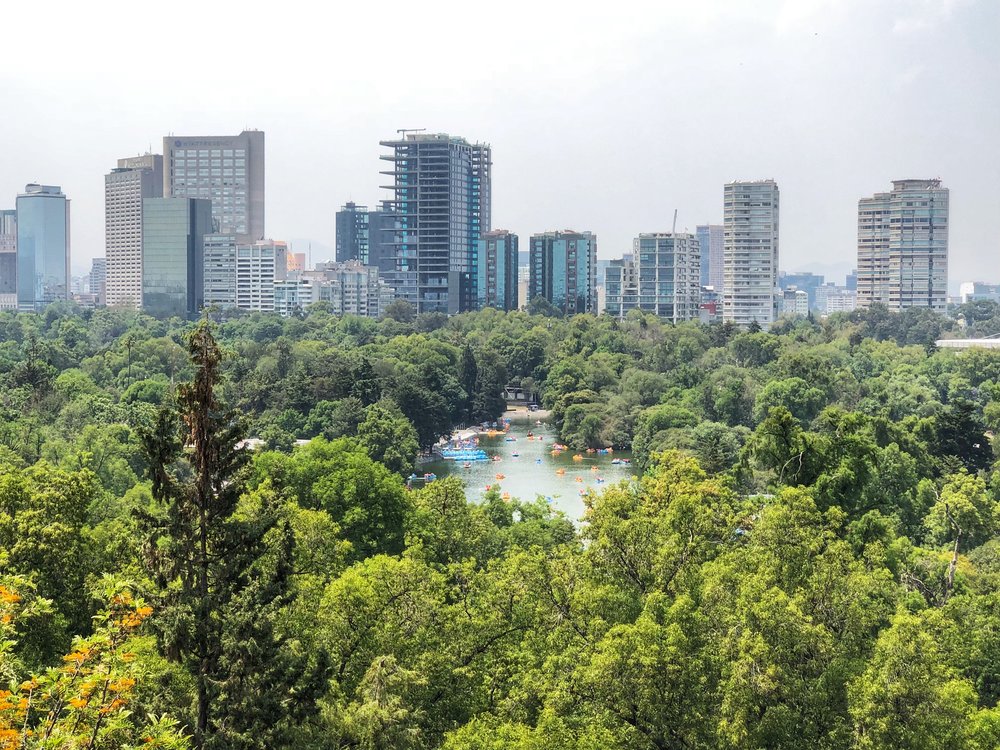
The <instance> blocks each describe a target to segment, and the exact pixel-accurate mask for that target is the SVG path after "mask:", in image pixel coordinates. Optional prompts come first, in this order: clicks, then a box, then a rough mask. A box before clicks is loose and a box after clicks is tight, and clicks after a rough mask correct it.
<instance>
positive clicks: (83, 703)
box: [69, 698, 87, 708]
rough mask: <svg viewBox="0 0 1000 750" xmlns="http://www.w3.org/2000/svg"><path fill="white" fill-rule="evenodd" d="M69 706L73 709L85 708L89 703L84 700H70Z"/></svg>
mask: <svg viewBox="0 0 1000 750" xmlns="http://www.w3.org/2000/svg"><path fill="white" fill-rule="evenodd" d="M69 705H71V706H72V707H73V708H83V707H84V706H86V705H87V701H86V700H85V699H84V698H70V699H69Z"/></svg>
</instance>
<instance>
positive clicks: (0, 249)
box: [0, 209, 17, 310]
mask: <svg viewBox="0 0 1000 750" xmlns="http://www.w3.org/2000/svg"><path fill="white" fill-rule="evenodd" d="M16 309H17V211H15V210H13V209H6V210H3V211H0V310H16Z"/></svg>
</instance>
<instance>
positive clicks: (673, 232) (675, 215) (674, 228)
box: [670, 208, 677, 234]
mask: <svg viewBox="0 0 1000 750" xmlns="http://www.w3.org/2000/svg"><path fill="white" fill-rule="evenodd" d="M670 234H677V209H676V208H675V209H674V225H673V226H672V227H671V228H670Z"/></svg>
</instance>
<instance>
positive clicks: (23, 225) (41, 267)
mask: <svg viewBox="0 0 1000 750" xmlns="http://www.w3.org/2000/svg"><path fill="white" fill-rule="evenodd" d="M69 296H70V273H69V200H68V199H67V198H66V196H65V195H63V192H62V190H61V189H60V188H59V187H58V186H55V185H36V184H30V185H26V186H25V188H24V192H23V193H22V194H20V195H18V196H17V308H18V309H19V310H22V311H27V312H30V311H33V310H40V309H42V308H43V307H45V306H46V305H47V304H49V303H50V302H54V301H56V300H60V299H69Z"/></svg>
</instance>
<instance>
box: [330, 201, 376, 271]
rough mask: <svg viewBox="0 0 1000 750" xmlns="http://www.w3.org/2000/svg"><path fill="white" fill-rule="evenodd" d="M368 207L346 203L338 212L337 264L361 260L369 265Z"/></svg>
mask: <svg viewBox="0 0 1000 750" xmlns="http://www.w3.org/2000/svg"><path fill="white" fill-rule="evenodd" d="M369 216H370V212H369V210H368V206H359V205H357V204H356V203H345V204H344V205H343V206H341V208H340V210H339V211H337V262H338V263H346V262H347V261H349V260H359V261H361V262H362V263H364V264H366V265H367V264H368V249H369V244H368V243H369V237H370V235H369V227H368V222H369Z"/></svg>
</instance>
